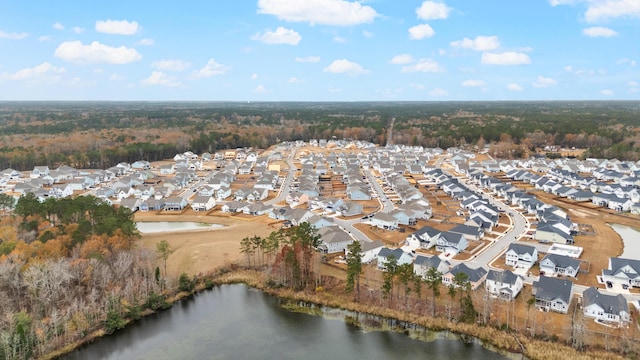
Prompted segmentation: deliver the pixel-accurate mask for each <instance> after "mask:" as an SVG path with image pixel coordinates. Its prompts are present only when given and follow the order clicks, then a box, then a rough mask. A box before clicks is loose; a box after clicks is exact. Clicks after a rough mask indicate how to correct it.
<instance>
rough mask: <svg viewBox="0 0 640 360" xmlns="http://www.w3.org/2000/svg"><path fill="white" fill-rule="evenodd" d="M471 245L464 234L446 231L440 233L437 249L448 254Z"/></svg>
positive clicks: (456, 252)
mask: <svg viewBox="0 0 640 360" xmlns="http://www.w3.org/2000/svg"><path fill="white" fill-rule="evenodd" d="M467 246H469V242H468V241H467V239H465V238H464V236H462V234H456V233H452V232H448V231H445V232H443V233H440V236H438V239H437V240H436V251H440V252H443V253H448V254H454V255H455V254H458V253H460V252H461V251H463V250H464V249H466V248H467Z"/></svg>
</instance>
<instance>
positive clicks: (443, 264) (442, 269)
mask: <svg viewBox="0 0 640 360" xmlns="http://www.w3.org/2000/svg"><path fill="white" fill-rule="evenodd" d="M450 267H451V264H450V263H449V262H448V261H447V260H442V259H440V257H438V256H424V255H417V256H416V258H415V260H414V261H413V273H414V274H416V275H418V276H422V277H423V278H424V277H426V275H427V272H428V271H429V269H430V268H434V269H436V270H437V271H438V272H439V273H440V274H445V273H447V272H448V271H449V268H450Z"/></svg>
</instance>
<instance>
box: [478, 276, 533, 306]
mask: <svg viewBox="0 0 640 360" xmlns="http://www.w3.org/2000/svg"><path fill="white" fill-rule="evenodd" d="M523 287H524V279H523V278H522V276H520V275H516V274H514V273H512V272H511V270H504V271H497V270H489V273H488V274H487V280H486V281H485V289H486V290H487V292H489V294H491V295H492V296H494V297H497V298H500V299H505V300H509V301H512V300H513V299H515V298H516V296H518V294H519V293H520V291H521V290H522V288H523Z"/></svg>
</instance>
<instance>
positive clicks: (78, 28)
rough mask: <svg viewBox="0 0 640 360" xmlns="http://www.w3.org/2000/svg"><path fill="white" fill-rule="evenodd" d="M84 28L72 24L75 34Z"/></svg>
mask: <svg viewBox="0 0 640 360" xmlns="http://www.w3.org/2000/svg"><path fill="white" fill-rule="evenodd" d="M85 30H86V29H85V28H83V27H80V26H74V27H73V32H74V33H76V34H82V33H83V32H84V31H85Z"/></svg>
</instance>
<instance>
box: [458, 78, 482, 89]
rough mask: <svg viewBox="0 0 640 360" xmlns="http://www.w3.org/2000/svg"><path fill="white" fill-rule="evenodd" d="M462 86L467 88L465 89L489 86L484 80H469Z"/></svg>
mask: <svg viewBox="0 0 640 360" xmlns="http://www.w3.org/2000/svg"><path fill="white" fill-rule="evenodd" d="M460 85H462V86H465V87H479V86H485V85H487V83H485V82H484V81H482V80H474V79H469V80H465V81H463V82H462V84H460Z"/></svg>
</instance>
